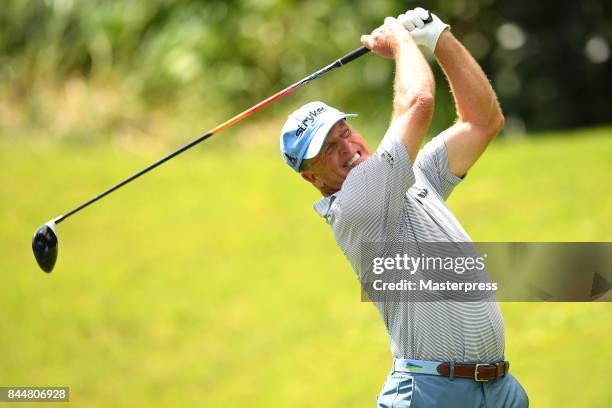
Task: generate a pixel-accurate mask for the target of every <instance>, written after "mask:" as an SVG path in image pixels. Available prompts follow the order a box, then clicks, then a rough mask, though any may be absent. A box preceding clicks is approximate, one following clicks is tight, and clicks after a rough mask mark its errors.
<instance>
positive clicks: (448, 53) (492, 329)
mask: <svg viewBox="0 0 612 408" xmlns="http://www.w3.org/2000/svg"><path fill="white" fill-rule="evenodd" d="M429 15H430V14H429V13H428V12H427V11H425V10H423V9H421V8H417V9H415V10H411V11H408V12H407V13H405V14H403V15H400V16H399V17H398V19H395V18H392V17H387V18H386V19H385V23H384V25H382V26H381V27H379V28H377V29H375V30H374V31H373V32H372V33H371V34H370V35H364V36H362V38H361V42H362V43H363V45H364V46H366V47H368V48H369V49H370V50H372V51H373V52H374V53H376V54H378V55H379V56H381V57H384V58H389V59H394V61H395V66H396V74H395V80H394V97H393V116H392V121H391V124H390V126H389V130H388V131H387V133H386V134H385V136H384V138H383V140H382V142H381V144H380V146H379V147H378V149H377V150H376V152H375V153H374V154H372V152H371V150H370V148H369V147H368V145H367V143H366V142H365V140H364V139H363V138H362V137H361V135H359V133H357V132H356V131H355V130H354V129H353V128H352V127H351V126H350V125H349V124H348V123H347V122H346V118H348V117H350V116H354V115H347V114H344V113H342V112H340V111H338V110H336V109H333V108H331V107H329V106H327V105H325V104H323V103H322V102H313V103H310V104H307V105H305V106H303V107H302V108H300V109H298V110H296V111H295V112H294V113H293V114H291V115H290V116H289V118H288V120H287V122H286V123H285V126H284V127H283V129H282V132H281V152H282V154H283V157H284V159H285V162H286V163H287V164H288V165H289V166H290V167H291V168H292V169H294V170H295V171H297V172H299V173H300V175H301V176H302V178H303V179H305V180H306V181H308V182H309V183H311V184H312V185H313V186H314V187H316V188H317V189H318V190H319V191H320V192H321V194H322V195H323V198H322V199H321V200H320V201H318V202H317V203H315V210H316V211H317V212H318V213H319V214H320V215H321V216H322V217H324V218H325V219H326V221H327V222H328V223H329V224H330V226H331V228H332V231H333V233H334V237H335V239H336V242H337V243H338V245H339V246H340V248H341V249H342V251H343V252H344V254H345V255H346V256H347V258H348V259H349V261H350V262H351V264H352V266H353V269H354V270H355V272H356V273H357V275H358V276H359V278H360V279H361V280H362V283H363V280H364V279H365V278H364V277H365V276H366V274H367V270H366V269H368V267H369V266H367V265H366V266H364V265H362V264H361V261H362V256H363V252H364V251H367V247H365V246H364V243H368V242H378V243H381V242H382V243H385V242H393V243H398V242H399V243H403V245H404V247H403V248H404V249H405V251H406V252H410V251H412V252H413V253H414V248H413V247H414V244H415V243H416V244H417V246H418V243H424V242H470V241H471V239H470V238H469V236H468V234H467V233H466V232H465V231H464V229H463V228H462V226H461V225H460V224H459V222H458V221H457V219H456V218H455V217H454V215H453V214H452V213H451V211H450V209H449V208H448V207H447V205H446V202H445V200H446V198H447V197H448V196H449V194H450V193H451V191H452V190H453V188H454V187H455V186H456V185H457V184H459V182H461V180H462V179H463V178H464V177H465V175H466V174H467V172H468V170H469V169H470V167H471V166H472V165H473V164H474V163H475V162H476V160H477V159H478V158H479V157H480V155H481V154H482V153H483V152H484V150H485V149H486V147H487V145H488V144H489V142H490V141H491V140H492V139H493V138H494V137H495V135H496V134H497V133H498V132H499V130H500V129H501V127H502V126H503V122H504V119H503V116H502V113H501V110H500V108H499V104H498V102H497V99H496V96H495V93H494V92H493V89H492V88H491V86H490V84H489V81H488V80H487V78H486V76H485V75H484V73H483V72H482V70H481V69H480V67H479V66H478V64H477V62H476V61H475V60H474V59H473V58H472V57H471V55H470V54H469V52H468V51H467V50H466V49H465V48H464V47H463V46H462V45H461V44H460V43H459V41H457V39H455V37H454V36H453V35H452V34H451V32H450V31H449V30H448V29H447V28H448V26H447V25H446V24H444V23H443V22H442V21H441V20H440V19H439V18H438V17H436V16H435V15H431V17H432V19H433V20H432V21H431V22H429V23H426V21H428V18H429ZM417 44H419V45H423V46H425V47H428V48H429V49H430V50H431V51H433V52H434V55H435V57H436V59H437V61H438V63H439V64H440V65H441V67H442V69H443V70H444V73H445V75H446V77H447V79H448V81H449V83H450V86H451V89H452V91H453V96H454V100H455V104H456V108H457V116H458V118H457V121H456V122H455V124H454V125H452V126H451V127H450V128H449V129H447V130H446V131H444V132H443V133H442V134H440V135H438V136H437V137H435V138H433V139H432V140H431V141H430V142H429V143H427V144H426V145H425V147H424V148H423V149H422V150H421V151H420V152H419V148H420V145H421V140H422V138H423V136H424V135H425V133H426V132H427V129H428V127H429V124H430V121H431V117H432V112H433V107H434V89H435V88H434V79H433V75H432V72H431V69H430V67H429V65H428V64H427V61H426V60H425V58H424V57H423V55H422V54H421V52H420V50H419V49H418V47H417ZM417 153H418V154H417ZM375 303H376V306H377V308H378V309H379V312H380V313H381V316H382V317H383V319H384V321H385V325H386V327H387V330H388V332H389V335H390V339H391V351H392V353H393V356H394V363H393V366H392V369H391V373H390V374H389V376H388V377H387V380H386V382H385V384H384V385H383V388H382V391H381V393H380V395H379V396H378V398H377V404H378V407H392V406H393V407H408V406H410V407H526V406H528V400H527V395H526V394H525V392H524V390H523V389H522V387H521V386H520V384H519V383H518V382H517V381H516V380H515V379H514V377H512V375H511V374H510V373H509V372H508V368H509V364H508V363H507V362H506V361H504V333H503V320H502V317H501V313H500V310H499V307H498V305H497V303H496V302H452V301H443V302H380V301H379V302H375Z"/></svg>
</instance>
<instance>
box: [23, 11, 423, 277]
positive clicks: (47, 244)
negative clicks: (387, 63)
mask: <svg viewBox="0 0 612 408" xmlns="http://www.w3.org/2000/svg"><path fill="white" fill-rule="evenodd" d="M431 21H433V20H432V17H431V13H430V15H429V18H428V19H427V20H425V23H430V22H431ZM368 52H370V50H369V49H367V48H366V47H360V48H358V49H356V50H354V51H353V52H350V53H348V54H346V55H345V56H343V57H342V58H339V59H337V60H336V61H334V62H332V63H331V64H329V65H327V66H325V67H323V68H321V69H320V70H318V71H316V72H314V73H312V74H310V75H308V76H307V77H305V78H303V79H301V80H300V81H298V82H296V83H294V84H293V85H290V86H288V87H287V88H285V89H283V90H282V91H279V92H277V93H276V94H274V95H272V96H270V97H268V98H266V99H264V100H263V101H261V102H259V103H258V104H256V105H254V106H252V107H250V108H248V109H247V110H245V111H244V112H242V113H239V114H238V115H236V116H234V117H233V118H231V119H228V120H227V121H225V122H223V123H222V124H220V125H218V126H217V127H215V128H214V129H212V130H210V131H209V132H208V133H205V134H203V135H201V136H199V137H198V138H196V139H194V140H193V141H191V142H189V143H187V144H186V145H184V146H182V147H180V148H179V149H177V150H175V151H174V152H172V153H170V154H168V155H166V156H164V157H162V158H161V159H159V160H158V161H156V162H154V163H152V164H150V165H149V166H147V167H145V168H144V169H142V170H140V171H139V172H137V173H135V174H133V175H132V176H130V177H128V178H126V179H125V180H123V181H121V182H120V183H118V184H116V185H114V186H113V187H111V188H109V189H108V190H106V191H103V192H102V193H100V194H98V195H97V196H95V197H93V198H92V199H90V200H89V201H86V202H84V203H83V204H81V205H79V206H78V207H76V208H74V209H73V210H70V211H68V212H67V213H65V214H63V215H60V216H59V217H56V218H54V219H52V220H50V221H47V222H46V223H44V224H43V225H41V226H40V227H39V228H38V229H37V230H36V233H35V234H34V237H33V238H32V250H33V251H34V256H35V258H36V261H37V262H38V265H39V266H40V267H41V269H42V270H43V271H45V272H47V273H50V272H51V271H52V270H53V267H54V266H55V262H56V260H57V253H58V245H59V243H58V239H57V233H56V231H55V226H56V225H57V224H59V223H60V222H62V221H64V220H65V219H67V218H68V217H70V216H71V215H74V214H76V213H77V212H79V211H81V210H82V209H83V208H85V207H87V206H89V205H90V204H93V203H95V202H96V201H98V200H99V199H101V198H102V197H105V196H107V195H108V194H110V193H112V192H113V191H115V190H117V189H119V188H120V187H123V186H124V185H126V184H128V183H129V182H131V181H133V180H135V179H137V178H138V177H140V176H142V175H143V174H145V173H147V172H149V171H150V170H153V169H154V168H156V167H157V166H159V165H161V164H163V163H165V162H167V161H168V160H170V159H172V158H173V157H175V156H178V155H179V154H181V153H183V152H184V151H185V150H188V149H190V148H192V147H193V146H195V145H197V144H198V143H200V142H202V141H204V140H206V139H208V138H209V137H211V136H212V135H214V134H216V133H219V132H220V131H222V130H223V129H226V128H228V127H230V126H232V125H233V124H235V123H237V122H239V121H241V120H242V119H244V118H246V117H247V116H249V115H251V114H252V113H255V112H257V111H258V110H260V109H262V108H264V107H266V106H268V105H270V104H271V103H273V102H275V101H277V100H279V99H281V98H283V97H284V96H287V95H289V94H290V93H291V92H293V91H295V90H296V89H298V88H300V87H302V86H303V85H306V84H307V83H309V82H311V81H313V80H315V79H317V78H319V77H321V76H323V75H324V74H326V73H328V72H329V71H331V70H333V69H335V68H339V67H341V66H343V65H346V64H348V63H349V62H351V61H353V60H355V59H357V58H359V57H361V56H363V55H365V54H367V53H368Z"/></svg>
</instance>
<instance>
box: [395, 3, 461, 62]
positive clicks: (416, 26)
mask: <svg viewBox="0 0 612 408" xmlns="http://www.w3.org/2000/svg"><path fill="white" fill-rule="evenodd" d="M429 15H430V13H429V12H428V11H427V10H425V9H422V8H421V7H417V8H415V9H414V10H408V11H407V12H405V13H404V14H400V15H399V16H398V17H397V19H398V20H399V22H400V23H402V25H403V26H404V27H406V29H407V30H408V31H409V32H410V35H411V36H412V38H413V39H414V42H416V43H417V44H419V45H424V46H425V47H427V48H429V49H430V50H431V52H434V51H435V50H436V43H437V42H438V38H440V35H441V34H442V32H443V31H444V30H445V29H447V28H450V26H449V25H448V24H445V23H443V22H442V20H440V19H439V18H438V16H436V15H435V14H431V18H432V19H433V21H432V22H430V23H425V20H427V19H428V18H429Z"/></svg>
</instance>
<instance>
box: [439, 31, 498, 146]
mask: <svg viewBox="0 0 612 408" xmlns="http://www.w3.org/2000/svg"><path fill="white" fill-rule="evenodd" d="M435 56H436V58H437V60H438V62H439V63H440V66H441V67H442V69H443V71H444V73H445V75H446V77H447V78H448V81H449V83H450V86H451V89H452V91H453V97H454V98H455V104H456V106H457V115H458V116H459V120H460V121H462V122H466V123H470V124H471V125H474V126H476V127H480V128H482V129H483V130H485V133H492V136H494V135H495V133H497V131H498V130H499V128H500V127H501V126H502V124H503V116H502V112H501V109H500V107H499V103H498V102H497V97H496V96H495V92H494V91H493V88H492V87H491V84H490V83H489V80H488V79H487V77H486V75H485V74H484V72H483V71H482V69H481V68H480V66H479V65H478V63H477V62H476V60H474V58H473V57H472V56H471V55H470V53H469V52H468V51H467V50H466V49H465V47H464V46H463V45H461V43H460V42H459V41H458V40H457V39H456V38H455V36H454V35H453V34H452V33H451V32H450V31H448V30H446V31H444V32H443V33H442V35H441V36H440V39H439V40H438V43H437V45H436V50H435Z"/></svg>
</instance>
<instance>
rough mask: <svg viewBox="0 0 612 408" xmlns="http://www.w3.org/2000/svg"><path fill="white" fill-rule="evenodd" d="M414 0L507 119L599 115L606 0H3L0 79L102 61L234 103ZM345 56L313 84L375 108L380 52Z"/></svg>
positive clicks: (149, 81) (127, 74)
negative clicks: (484, 80)
mask: <svg viewBox="0 0 612 408" xmlns="http://www.w3.org/2000/svg"><path fill="white" fill-rule="evenodd" d="M418 5H421V6H424V7H430V8H431V9H432V10H433V11H434V12H436V13H437V14H439V15H440V16H441V17H442V18H443V19H444V20H446V21H447V22H449V23H450V24H451V26H452V29H453V32H454V33H455V35H456V36H457V37H458V38H459V39H460V40H462V41H463V42H464V43H465V44H466V46H467V47H468V48H469V49H470V50H471V51H472V53H473V54H474V55H475V56H476V57H477V59H478V60H479V61H480V62H481V64H482V66H483V68H484V69H485V71H486V72H487V74H488V76H489V77H490V78H491V79H492V81H493V84H494V86H495V88H496V90H497V92H498V94H499V97H500V100H501V103H502V107H503V109H504V112H505V113H506V115H507V117H508V119H509V120H508V127H509V130H510V131H511V132H512V131H515V132H521V131H524V130H540V129H555V128H570V127H578V126H586V125H593V124H598V123H609V122H610V121H611V119H612V110H611V109H610V108H609V106H608V97H609V94H610V90H611V73H612V59H611V58H610V43H611V42H612V3H610V2H608V1H606V0H583V1H579V2H575V1H561V2H559V1H552V0H544V1H539V2H534V1H529V2H527V1H520V0H519V1H517V0H498V1H495V2H494V1H492V0H476V1H475V0H470V1H468V0H453V1H443V0H432V1H429V2H415V1H409V2H405V1H399V0H395V1H381V0H357V1H351V2H348V1H339V0H332V1H325V0H312V1H308V2H299V1H295V0H278V1H273V0H245V1H231V0H230V1H216V0H210V1H206V2H201V1H190V0H180V1H169V0H149V1H146V0H131V1H121V2H116V1H107V0H81V1H75V0H45V1H29V2H28V1H21V0H4V1H3V5H2V7H1V8H0V84H2V87H3V88H4V89H5V90H7V89H8V90H12V91H14V92H17V93H26V94H27V92H28V90H29V89H30V88H31V87H32V86H35V85H36V84H38V85H44V84H45V83H58V82H59V83H61V82H62V81H65V80H66V79H68V78H70V77H71V76H74V75H79V76H83V77H85V78H86V79H87V78H104V77H105V76H110V75H113V76H115V77H120V78H121V80H122V81H126V82H127V83H129V84H130V86H132V87H133V88H134V89H135V90H136V91H137V92H138V93H139V94H140V95H141V97H142V99H143V100H144V101H146V103H148V104H157V105H159V104H167V103H170V102H172V100H173V99H176V98H181V97H182V96H184V95H185V94H186V93H188V94H190V95H192V96H193V95H194V94H195V95H199V96H200V98H201V100H202V103H203V104H211V103H215V104H220V105H222V106H225V107H226V108H227V110H228V111H229V112H236V111H239V110H241V109H243V108H244V107H245V106H248V105H250V104H252V103H253V102H254V101H257V100H259V99H261V98H263V97H265V96H267V95H269V94H271V93H273V92H275V91H276V90H278V89H280V88H282V87H284V86H286V85H288V84H290V83H292V82H294V81H296V80H297V79H300V78H301V77H303V76H305V75H306V74H308V73H310V72H312V71H313V70H315V69H318V68H319V67H321V66H322V65H324V64H327V63H329V62H331V61H332V60H334V59H335V58H337V57H338V56H340V55H342V54H344V53H346V52H348V51H350V50H352V49H354V48H356V47H358V46H359V35H360V34H361V33H362V32H366V31H370V30H371V29H373V28H375V27H376V26H377V25H378V24H380V22H381V21H382V19H383V18H384V17H385V16H386V15H397V14H399V13H400V12H402V11H404V10H405V9H407V8H411V7H415V6H418ZM346 70H347V71H349V72H345V73H344V74H334V76H333V79H330V80H327V81H326V82H325V83H324V84H321V85H320V86H321V89H324V91H322V92H323V95H322V97H325V98H326V100H328V101H329V102H330V103H335V104H339V105H342V106H347V105H348V106H347V109H351V110H357V111H360V110H361V111H365V110H367V109H370V110H372V109H378V110H377V111H376V112H377V113H384V112H387V111H385V109H386V108H385V107H389V108H390V103H389V101H390V96H391V90H390V86H389V84H390V81H391V77H392V75H391V73H392V64H391V63H388V62H385V61H382V60H380V59H377V58H375V57H372V56H370V57H366V58H364V59H363V60H361V61H360V62H358V65H357V67H351V68H350V69H349V67H347V69H346ZM435 71H436V76H437V78H438V80H439V81H441V79H442V75H441V72H440V70H439V69H436V70H435ZM330 87H331V88H330ZM440 89H446V88H445V85H442V84H441V86H440ZM438 97H439V100H440V101H442V105H441V106H440V109H438V110H437V112H436V116H435V123H434V128H441V127H442V126H446V125H448V122H449V121H452V120H453V118H454V112H453V110H452V105H451V98H450V96H449V95H448V93H446V92H439V93H438ZM374 107H376V108H374Z"/></svg>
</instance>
